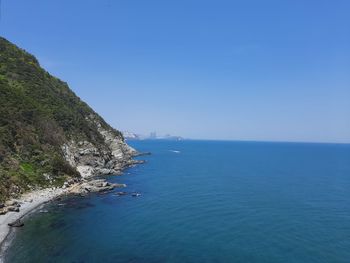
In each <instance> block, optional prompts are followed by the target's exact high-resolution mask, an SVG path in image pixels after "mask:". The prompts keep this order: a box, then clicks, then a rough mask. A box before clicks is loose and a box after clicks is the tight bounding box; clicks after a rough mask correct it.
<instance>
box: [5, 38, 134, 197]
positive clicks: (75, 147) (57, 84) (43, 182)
mask: <svg viewBox="0 0 350 263" xmlns="http://www.w3.org/2000/svg"><path fill="white" fill-rule="evenodd" d="M134 153H135V151H134V150H133V149H132V148H130V147H128V146H127V145H126V144H125V142H124V138H123V136H122V134H121V133H120V132H119V131H117V130H115V129H113V128H112V127H111V126H109V125H108V124H107V123H106V122H105V121H104V120H103V119H102V118H101V117H100V116H99V115H98V114H97V113H95V112H94V111H93V110H92V109H91V108H90V107H89V106H88V105H87V104H86V103H84V102H83V101H81V100H80V99H79V97H77V96H76V95H75V94H74V93H73V92H72V91H71V90H70V89H69V87H68V85H67V84H66V83H65V82H63V81H61V80H59V79H57V78H55V77H53V76H51V75H50V74H49V73H48V72H47V71H45V70H44V69H43V68H41V67H40V64H39V62H38V61H37V59H36V58H35V57H34V56H32V55H31V54H28V53H27V52H26V51H24V50H22V49H20V48H18V47H17V46H15V45H14V44H12V43H10V42H9V41H7V40H6V39H4V38H0V201H1V200H4V199H6V198H8V197H10V196H16V195H18V194H20V193H22V192H24V191H26V190H30V189H34V188H37V187H46V186H51V185H57V186H59V185H62V184H63V182H64V181H66V180H67V179H68V178H71V177H80V176H84V177H85V176H91V175H94V174H107V173H115V172H118V171H120V170H121V169H122V168H123V167H124V166H125V165H128V164H129V163H130V162H131V156H132V155H133V154H134Z"/></svg>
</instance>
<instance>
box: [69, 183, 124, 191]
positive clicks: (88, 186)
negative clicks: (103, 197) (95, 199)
mask: <svg viewBox="0 0 350 263" xmlns="http://www.w3.org/2000/svg"><path fill="white" fill-rule="evenodd" d="M119 187H126V185H125V184H113V183H110V182H107V181H106V180H104V179H96V180H89V181H85V182H82V183H81V184H78V185H77V186H76V187H74V188H73V189H72V190H71V193H72V194H88V193H96V192H99V193H101V192H106V191H111V190H113V189H114V188H119Z"/></svg>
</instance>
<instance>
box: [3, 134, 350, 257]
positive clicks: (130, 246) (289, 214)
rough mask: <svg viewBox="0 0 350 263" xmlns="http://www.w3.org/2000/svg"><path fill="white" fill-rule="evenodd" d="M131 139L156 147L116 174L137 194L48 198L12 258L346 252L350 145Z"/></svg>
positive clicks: (349, 252) (349, 247)
mask: <svg viewBox="0 0 350 263" xmlns="http://www.w3.org/2000/svg"><path fill="white" fill-rule="evenodd" d="M131 144H132V145H133V146H134V147H136V148H137V149H138V150H140V151H151V152H152V153H153V155H151V156H146V157H144V159H146V160H147V161H148V162H147V163H146V164H145V165H140V166H137V167H135V168H131V169H128V170H127V171H126V172H125V175H124V176H122V177H115V176H114V177H110V180H111V181H114V182H119V183H126V184H127V185H128V188H127V189H126V190H127V191H130V192H131V191H134V190H135V191H139V192H141V193H142V196H141V197H137V198H135V197H131V196H122V197H117V196H115V195H113V194H107V195H92V196H89V197H87V198H69V199H66V200H63V201H61V202H60V203H53V204H50V205H47V206H46V209H47V210H48V211H49V212H48V213H45V214H42V213H41V214H40V213H35V214H33V215H32V216H31V217H29V218H28V219H27V220H26V222H25V227H24V228H23V229H20V230H19V231H18V232H17V233H16V238H15V239H14V241H13V243H12V246H11V247H10V249H9V250H8V253H7V256H6V261H7V262H11V263H12V262H350V145H339V144H338V145H336V144H304V143H257V142H213V141H180V142H174V141H139V142H138V141H135V142H132V143H131ZM171 150H176V151H180V153H176V152H173V151H171Z"/></svg>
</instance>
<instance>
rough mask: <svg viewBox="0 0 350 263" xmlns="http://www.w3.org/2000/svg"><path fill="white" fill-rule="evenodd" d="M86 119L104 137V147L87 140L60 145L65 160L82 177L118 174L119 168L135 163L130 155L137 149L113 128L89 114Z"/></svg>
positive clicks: (135, 153) (134, 153) (135, 152)
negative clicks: (107, 126) (128, 143)
mask: <svg viewBox="0 0 350 263" xmlns="http://www.w3.org/2000/svg"><path fill="white" fill-rule="evenodd" d="M87 120H89V121H91V122H92V123H93V124H94V125H96V126H97V128H98V132H99V133H100V134H101V135H102V137H103V138H104V141H105V143H104V145H105V146H106V147H105V148H102V149H101V148H97V147H96V146H95V145H94V144H93V143H91V142H89V141H86V140H84V141H73V140H72V141H70V142H69V143H65V144H64V145H63V146H62V151H63V154H64V157H65V159H66V161H67V162H68V163H69V164H70V165H71V166H73V167H76V169H77V171H78V172H79V173H80V175H81V176H82V177H83V178H88V177H92V176H94V175H107V174H119V173H120V172H121V170H122V169H123V168H125V167H127V166H129V165H132V164H134V163H137V161H134V160H132V157H133V156H135V155H137V154H138V153H137V151H136V150H135V149H133V148H131V147H130V146H129V145H127V144H126V143H125V142H124V139H123V138H122V137H121V136H118V134H116V133H115V132H114V131H113V130H108V129H105V128H103V127H102V125H101V124H100V123H99V122H98V120H96V118H94V116H93V115H90V116H89V117H88V118H87Z"/></svg>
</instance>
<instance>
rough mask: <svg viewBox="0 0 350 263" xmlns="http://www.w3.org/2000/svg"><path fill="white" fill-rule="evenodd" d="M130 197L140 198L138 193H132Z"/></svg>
mask: <svg viewBox="0 0 350 263" xmlns="http://www.w3.org/2000/svg"><path fill="white" fill-rule="evenodd" d="M131 196H133V197H138V196H141V194H140V193H132V194H131Z"/></svg>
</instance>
